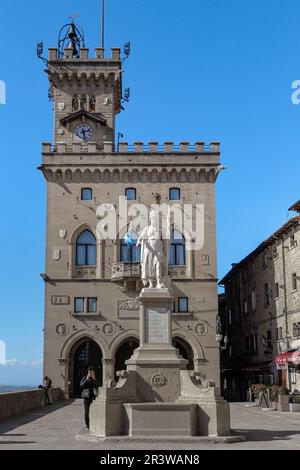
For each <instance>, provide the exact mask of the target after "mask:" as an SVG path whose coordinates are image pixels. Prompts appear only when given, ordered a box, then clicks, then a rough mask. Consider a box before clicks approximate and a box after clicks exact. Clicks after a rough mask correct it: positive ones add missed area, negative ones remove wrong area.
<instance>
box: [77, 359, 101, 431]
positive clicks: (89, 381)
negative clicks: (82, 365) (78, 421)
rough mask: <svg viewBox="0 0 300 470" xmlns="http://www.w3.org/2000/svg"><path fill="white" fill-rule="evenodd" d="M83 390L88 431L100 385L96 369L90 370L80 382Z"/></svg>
mask: <svg viewBox="0 0 300 470" xmlns="http://www.w3.org/2000/svg"><path fill="white" fill-rule="evenodd" d="M80 387H81V388H82V393H81V397H82V398H83V399H84V419H85V425H86V429H90V406H91V404H92V402H93V400H94V399H95V398H96V396H97V390H98V387H99V384H98V382H97V380H96V378H95V369H94V367H92V366H91V367H89V368H88V374H87V376H86V377H83V379H82V380H81V382H80Z"/></svg>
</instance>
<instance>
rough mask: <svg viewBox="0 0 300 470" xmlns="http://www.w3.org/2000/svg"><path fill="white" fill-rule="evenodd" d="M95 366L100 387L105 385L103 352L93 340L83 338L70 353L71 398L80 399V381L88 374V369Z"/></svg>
mask: <svg viewBox="0 0 300 470" xmlns="http://www.w3.org/2000/svg"><path fill="white" fill-rule="evenodd" d="M89 366H94V368H95V375H96V379H97V380H98V382H99V386H102V383H103V370H102V351H101V348H100V346H99V345H98V344H97V343H96V342H95V341H93V340H92V339H91V338H81V339H80V340H79V341H77V342H76V343H75V344H74V345H73V346H72V348H71V350H70V353H69V381H70V383H69V388H70V396H71V397H80V395H81V390H80V381H81V379H82V377H84V376H85V375H86V373H87V368H88V367H89Z"/></svg>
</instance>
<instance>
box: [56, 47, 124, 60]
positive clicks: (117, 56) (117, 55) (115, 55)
mask: <svg viewBox="0 0 300 470" xmlns="http://www.w3.org/2000/svg"><path fill="white" fill-rule="evenodd" d="M73 53H74V50H73V48H66V49H65V50H64V57H63V58H61V57H59V55H58V49H57V48H50V49H48V61H49V62H56V61H58V60H59V61H64V60H68V61H72V62H75V63H76V64H78V62H84V61H86V60H88V61H94V62H101V63H102V62H103V63H112V62H121V50H120V49H119V48H116V47H114V48H112V49H111V54H110V56H109V57H104V49H102V48H96V49H95V55H94V56H93V57H90V55H89V49H88V48H85V47H84V48H81V49H80V51H79V57H74V54H73Z"/></svg>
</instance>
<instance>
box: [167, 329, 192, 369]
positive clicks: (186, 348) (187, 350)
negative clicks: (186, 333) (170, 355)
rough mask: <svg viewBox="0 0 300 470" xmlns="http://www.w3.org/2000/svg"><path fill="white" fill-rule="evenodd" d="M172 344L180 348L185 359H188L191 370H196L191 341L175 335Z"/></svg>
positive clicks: (188, 366)
mask: <svg viewBox="0 0 300 470" xmlns="http://www.w3.org/2000/svg"><path fill="white" fill-rule="evenodd" d="M172 344H173V346H174V347H175V348H177V349H178V350H179V352H180V354H181V356H182V357H183V359H187V360H188V364H187V368H188V369H189V370H194V353H193V350H192V348H191V346H190V345H189V343H188V342H187V341H185V340H184V339H182V338H180V337H179V336H175V337H174V338H173V342H172Z"/></svg>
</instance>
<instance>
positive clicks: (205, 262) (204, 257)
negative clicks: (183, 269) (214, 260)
mask: <svg viewBox="0 0 300 470" xmlns="http://www.w3.org/2000/svg"><path fill="white" fill-rule="evenodd" d="M202 264H203V265H204V266H208V265H209V255H202Z"/></svg>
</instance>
